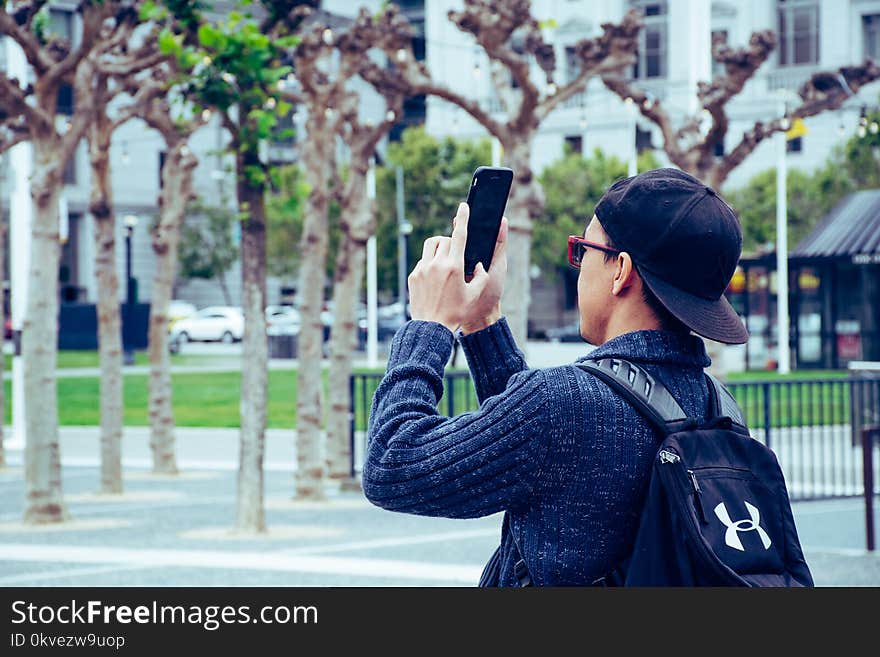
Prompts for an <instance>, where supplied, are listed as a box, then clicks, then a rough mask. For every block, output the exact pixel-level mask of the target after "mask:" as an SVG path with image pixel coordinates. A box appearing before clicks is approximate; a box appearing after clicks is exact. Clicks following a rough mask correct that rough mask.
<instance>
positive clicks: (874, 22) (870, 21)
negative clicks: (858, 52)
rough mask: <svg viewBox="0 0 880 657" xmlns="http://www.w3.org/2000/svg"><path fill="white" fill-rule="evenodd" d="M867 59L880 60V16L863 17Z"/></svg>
mask: <svg viewBox="0 0 880 657" xmlns="http://www.w3.org/2000/svg"><path fill="white" fill-rule="evenodd" d="M862 32H863V35H862V36H863V43H864V44H865V46H864V51H865V58H866V59H873V60H874V61H877V60H880V14H871V15H869V16H862Z"/></svg>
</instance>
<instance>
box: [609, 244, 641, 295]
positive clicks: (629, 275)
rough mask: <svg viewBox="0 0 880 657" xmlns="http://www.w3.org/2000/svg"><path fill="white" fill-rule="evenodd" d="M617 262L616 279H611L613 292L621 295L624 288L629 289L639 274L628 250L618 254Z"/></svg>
mask: <svg viewBox="0 0 880 657" xmlns="http://www.w3.org/2000/svg"><path fill="white" fill-rule="evenodd" d="M615 264H616V268H615V272H614V279H613V280H612V281H611V294H613V295H614V296H619V295H620V294H622V293H623V292H624V290H627V289H629V288H630V287H632V286H633V285H634V284H635V282H636V278H638V275H639V274H638V272H637V271H636V268H635V265H633V261H632V257H630V255H629V253H627V252H626V251H622V252H620V253H619V254H617V261H616V263H615Z"/></svg>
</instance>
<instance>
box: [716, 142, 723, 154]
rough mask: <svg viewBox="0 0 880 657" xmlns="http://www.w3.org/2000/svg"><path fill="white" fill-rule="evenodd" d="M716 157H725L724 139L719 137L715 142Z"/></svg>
mask: <svg viewBox="0 0 880 657" xmlns="http://www.w3.org/2000/svg"><path fill="white" fill-rule="evenodd" d="M715 157H724V140H723V139H719V140H718V141H716V142H715Z"/></svg>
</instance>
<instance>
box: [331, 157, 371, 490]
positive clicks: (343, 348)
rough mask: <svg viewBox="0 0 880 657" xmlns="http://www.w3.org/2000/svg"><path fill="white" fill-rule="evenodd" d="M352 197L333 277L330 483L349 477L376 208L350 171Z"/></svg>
mask: <svg viewBox="0 0 880 657" xmlns="http://www.w3.org/2000/svg"><path fill="white" fill-rule="evenodd" d="M349 175H350V176H351V178H350V180H349V181H348V185H349V186H350V187H349V189H350V190H351V193H350V194H349V195H347V197H346V202H345V203H344V204H343V207H342V212H341V215H340V216H341V217H342V238H341V240H340V244H339V251H338V253H337V256H336V266H335V269H334V273H333V310H334V313H335V316H334V318H333V331H332V333H331V334H330V373H329V386H328V405H329V407H330V413H329V415H328V417H327V472H328V476H329V477H330V479H337V480H340V479H346V478H348V477H349V476H350V475H351V458H352V454H351V442H350V437H349V431H350V429H351V423H350V417H349V413H350V412H351V389H350V387H349V379H350V378H351V361H352V356H353V352H354V351H355V349H356V348H357V330H358V329H357V317H356V313H355V308H356V307H357V302H358V296H359V294H358V293H359V292H360V289H361V282H362V281H363V271H364V266H365V262H366V242H367V239H369V236H370V235H371V234H372V232H373V229H374V227H373V225H372V224H373V208H372V203H371V201H370V200H369V199H368V198H367V196H366V176H365V175H364V173H363V172H361V171H358V170H357V169H356V167H355V166H354V165H352V167H351V171H350V174H349Z"/></svg>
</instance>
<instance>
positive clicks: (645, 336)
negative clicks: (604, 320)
mask: <svg viewBox="0 0 880 657" xmlns="http://www.w3.org/2000/svg"><path fill="white" fill-rule="evenodd" d="M596 358H624V359H632V360H638V361H640V362H643V363H664V364H670V365H679V366H683V367H699V368H706V367H709V365H711V364H712V361H711V359H710V358H709V355H708V354H707V353H706V345H705V344H704V343H703V340H702V339H701V338H700V337H699V336H696V335H693V334H687V335H685V334H683V333H675V332H672V331H633V332H632V333H624V334H623V335H618V336H617V337H615V338H612V339H611V340H609V341H608V342H606V343H605V344H602V345H600V346H598V347H596V349H594V350H593V351H591V352H590V353H589V354H588V355H587V356H583V357H582V358H578V359H577V361H576V362H582V361H585V360H593V359H596Z"/></svg>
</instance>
